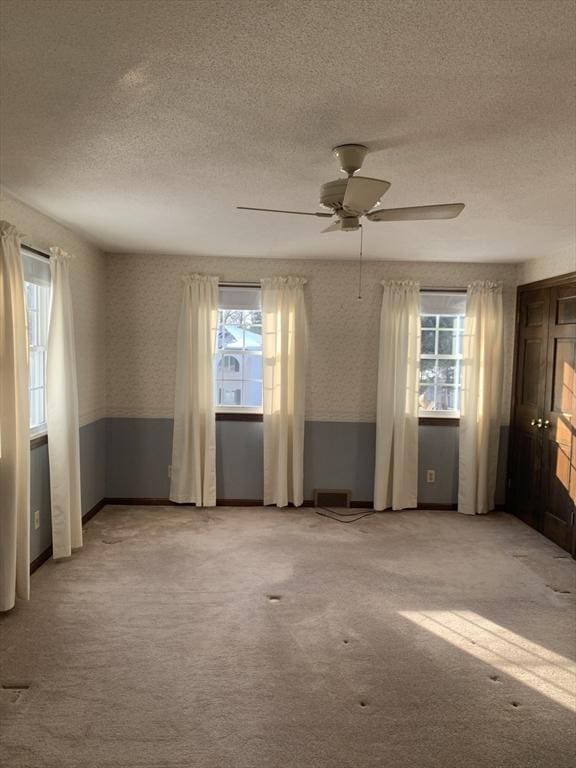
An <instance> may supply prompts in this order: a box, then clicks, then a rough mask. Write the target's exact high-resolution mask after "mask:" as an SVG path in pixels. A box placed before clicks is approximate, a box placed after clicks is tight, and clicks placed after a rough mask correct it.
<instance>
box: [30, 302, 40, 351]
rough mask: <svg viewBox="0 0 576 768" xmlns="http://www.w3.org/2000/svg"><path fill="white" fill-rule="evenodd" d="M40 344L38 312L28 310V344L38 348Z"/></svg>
mask: <svg viewBox="0 0 576 768" xmlns="http://www.w3.org/2000/svg"><path fill="white" fill-rule="evenodd" d="M39 343H40V339H39V338H38V312H37V311H36V310H35V309H32V310H30V309H29V310H28V344H29V345H30V346H31V347H36V346H38V344H39Z"/></svg>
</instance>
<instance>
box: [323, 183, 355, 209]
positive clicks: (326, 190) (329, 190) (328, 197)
mask: <svg viewBox="0 0 576 768" xmlns="http://www.w3.org/2000/svg"><path fill="white" fill-rule="evenodd" d="M347 186H348V179H336V181H327V182H326V184H322V186H321V187H320V205H321V206H323V207H324V208H328V209H329V210H331V211H341V210H342V201H343V200H344V195H345V194H346V187H347Z"/></svg>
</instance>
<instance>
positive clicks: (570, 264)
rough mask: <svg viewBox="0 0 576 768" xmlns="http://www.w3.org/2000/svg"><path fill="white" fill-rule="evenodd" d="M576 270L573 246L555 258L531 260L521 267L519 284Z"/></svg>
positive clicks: (542, 257)
mask: <svg viewBox="0 0 576 768" xmlns="http://www.w3.org/2000/svg"><path fill="white" fill-rule="evenodd" d="M575 270H576V248H575V247H574V246H573V245H571V246H570V247H569V248H564V249H563V250H562V251H560V252H559V253H556V254H554V255H553V256H541V257H540V258H538V259H530V261H525V262H524V263H523V264H522V265H521V272H520V279H519V281H518V282H519V283H520V284H524V283H534V282H536V280H545V279H546V278H547V277H555V276H556V275H565V274H566V273H568V272H574V271H575Z"/></svg>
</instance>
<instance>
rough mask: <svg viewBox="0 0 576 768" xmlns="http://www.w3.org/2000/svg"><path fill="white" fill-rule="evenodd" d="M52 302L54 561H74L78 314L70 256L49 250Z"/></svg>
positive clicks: (78, 506)
mask: <svg viewBox="0 0 576 768" xmlns="http://www.w3.org/2000/svg"><path fill="white" fill-rule="evenodd" d="M50 253H51V254H52V255H51V256H50V271H51V273H52V300H51V302H50V324H49V326H48V347H47V352H46V425H47V427H48V453H49V456H50V507H51V514H52V556H53V557H54V559H55V560H58V559H60V558H63V557H70V555H71V554H72V550H73V549H79V548H80V547H81V546H82V500H81V492H80V424H79V421H78V383H77V378H76V345H75V340H74V311H73V308H72V293H71V290H70V262H71V260H72V258H73V257H72V256H70V255H69V254H67V253H66V252H65V251H63V250H61V249H60V248H50Z"/></svg>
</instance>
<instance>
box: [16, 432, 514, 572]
mask: <svg viewBox="0 0 576 768" xmlns="http://www.w3.org/2000/svg"><path fill="white" fill-rule="evenodd" d="M375 429H376V428H375V425H374V424H369V423H366V422H357V423H355V422H327V421H309V422H307V423H306V439H305V446H304V455H305V460H304V467H305V471H304V497H305V498H306V499H311V498H312V494H313V490H314V488H343V489H349V490H351V491H352V499H353V500H354V501H369V500H370V499H371V498H372V491H373V485H374V445H375ZM507 446H508V427H502V431H501V440H500V456H499V472H498V486H497V493H496V502H497V503H498V504H502V503H503V502H504V499H505V478H506V453H507ZM216 447H217V454H216V455H217V468H216V469H217V494H218V498H220V499H254V500H257V499H261V498H262V484H263V478H262V423H261V422H255V421H218V422H216ZM171 461H172V419H121V418H116V419H100V420H98V421H95V422H92V423H91V424H87V425H85V426H83V427H81V429H80V465H81V473H82V514H83V515H85V514H86V513H87V512H89V511H90V509H92V508H93V507H94V506H95V505H96V504H98V502H99V501H101V499H103V498H105V497H108V498H159V499H165V498H168V493H169V490H170V478H169V475H168V467H169V465H170V463H171ZM427 469H433V470H435V472H436V482H435V483H427V482H426V470H427ZM457 500H458V427H452V426H437V427H436V426H421V427H420V451H419V480H418V501H419V503H420V504H455V503H456V502H457ZM36 510H39V512H40V528H38V529H35V528H34V513H35V511H36ZM30 516H31V520H30V559H31V560H34V559H35V558H36V557H38V556H39V555H40V554H41V553H42V552H44V551H45V550H46V549H47V548H48V547H49V546H50V544H51V537H52V533H51V528H50V471H49V463H48V446H47V445H40V446H38V447H37V448H34V449H33V450H32V451H31V454H30Z"/></svg>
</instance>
